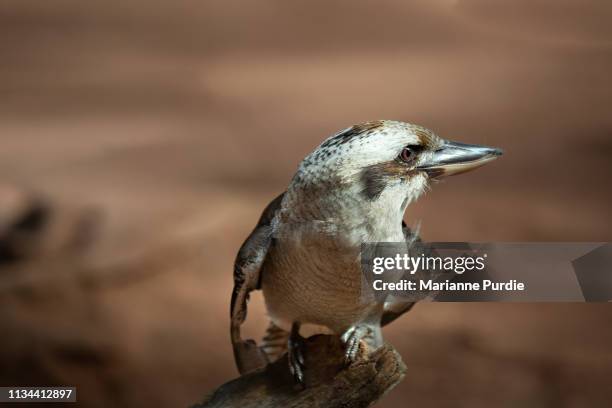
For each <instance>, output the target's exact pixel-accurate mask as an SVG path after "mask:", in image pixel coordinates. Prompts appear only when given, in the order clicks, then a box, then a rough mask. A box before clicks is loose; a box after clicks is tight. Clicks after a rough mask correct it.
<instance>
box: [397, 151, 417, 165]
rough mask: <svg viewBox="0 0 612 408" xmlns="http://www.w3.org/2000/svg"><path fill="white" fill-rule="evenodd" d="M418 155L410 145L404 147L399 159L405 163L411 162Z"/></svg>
mask: <svg viewBox="0 0 612 408" xmlns="http://www.w3.org/2000/svg"><path fill="white" fill-rule="evenodd" d="M415 157H416V152H415V151H414V150H413V149H412V148H410V147H404V149H403V150H402V152H401V153H400V155H399V159H400V160H401V161H403V162H404V163H410V162H411V161H413V160H414V158H415Z"/></svg>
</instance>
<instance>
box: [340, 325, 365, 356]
mask: <svg viewBox="0 0 612 408" xmlns="http://www.w3.org/2000/svg"><path fill="white" fill-rule="evenodd" d="M371 332H372V330H371V329H370V328H369V327H368V326H365V325H357V326H351V327H349V328H348V330H347V331H345V332H344V334H342V336H340V340H342V343H344V347H345V349H344V362H345V363H346V364H351V363H352V362H354V361H355V360H356V359H357V355H358V354H359V344H360V343H361V341H362V340H364V339H366V338H367V337H369V336H370V335H371Z"/></svg>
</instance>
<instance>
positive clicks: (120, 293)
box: [0, 0, 612, 407]
mask: <svg viewBox="0 0 612 408" xmlns="http://www.w3.org/2000/svg"><path fill="white" fill-rule="evenodd" d="M610 21H612V6H611V5H610V2H607V1H603V0H602V1H578V0H576V1H565V0H562V1H553V0H550V1H541V0H536V1H527V0H520V1H517V0H514V1H503V2H502V1H499V2H497V1H496V2H493V1H488V0H430V1H425V0H420V1H411V2H401V1H393V0H381V1H376V2H374V1H361V2H355V1H348V0H342V1H338V0H333V1H308V2H306V1H303V2H285V1H280V0H277V1H259V2H245V1H233V0H230V1H227V0H226V1H220V0H219V1H190V0H182V1H167V2H162V1H158V0H154V1H144V0H131V1H114V0H113V1H81V2H79V1H67V0H55V1H30V0H8V1H3V2H2V3H1V4H0V143H1V144H0V182H1V183H0V238H1V239H0V385H52V384H63V385H76V386H78V389H79V400H80V405H81V406H87V407H110V406H113V407H144V406H159V407H181V406H186V405H187V404H189V403H192V402H195V401H197V400H198V399H200V398H201V397H202V396H203V395H204V394H205V393H206V392H207V391H208V390H210V389H211V388H213V387H215V386H217V385H219V384H221V383H223V382H225V381H226V380H228V379H230V378H232V377H234V376H235V375H236V370H235V368H234V365H233V360H232V356H231V350H230V344H229V338H228V318H229V316H228V314H229V313H228V308H229V306H228V304H229V293H230V290H231V284H232V281H231V269H232V262H233V257H234V255H235V252H236V250H237V248H238V247H239V245H240V244H241V242H242V240H243V239H244V238H245V236H246V234H247V233H248V232H249V231H250V229H251V228H252V227H253V225H254V223H255V222H256V219H257V217H258V215H259V212H260V211H261V209H262V208H263V207H264V205H265V204H266V203H267V202H268V201H269V200H270V199H271V198H272V197H274V196H275V195H276V194H277V193H279V192H280V191H282V190H283V189H284V188H285V186H286V184H287V182H288V181H289V179H290V177H291V176H292V173H293V171H294V169H295V168H296V166H297V164H298V163H299V161H300V160H301V158H303V157H304V156H305V155H306V154H307V153H308V152H309V151H310V150H311V149H312V148H314V147H315V146H316V145H317V144H318V143H320V142H321V141H322V140H323V139H324V138H325V137H327V136H328V135H330V134H332V133H334V132H335V131H337V130H339V129H342V128H345V127H347V126H349V125H351V124H353V123H358V122H362V121H366V120H372V119H383V118H384V119H398V120H404V121H409V122H413V123H418V124H422V125H425V126H427V127H430V128H432V129H434V130H435V131H436V132H437V133H439V134H440V135H442V136H444V137H448V138H450V139H456V140H461V141H464V142H472V143H486V144H491V145H495V146H500V147H502V148H504V149H505V151H506V155H505V156H504V157H503V158H502V159H501V160H498V161H497V162H495V163H493V164H491V165H489V166H487V167H486V168H483V169H481V170H479V171H477V172H474V173H470V174H468V175H464V176H460V177H457V178H453V179H451V180H448V181H447V182H445V183H441V184H438V185H436V186H434V189H433V191H431V192H430V193H429V194H428V195H427V196H426V197H425V198H423V199H422V200H420V201H419V202H418V203H417V204H415V205H414V206H412V207H410V208H409V209H408V213H407V221H408V222H409V224H414V223H415V222H416V221H417V220H421V221H422V235H423V237H424V238H425V239H426V240H430V241H434V240H437V241H442V240H460V241H470V240H471V241H610V240H611V239H612V238H611V237H612V232H611V230H610V225H611V222H610V221H611V218H612V217H611V215H610V198H611V197H612V195H611V191H610V182H609V177H610V170H611V168H612V164H611V163H612V160H611V159H612V139H611V137H610V136H611V133H612V115H611V114H610V108H611V102H612V95H611V85H612V80H611V75H610V73H611V72H612V25H611V24H610ZM264 321H265V316H264V312H263V310H262V307H261V299H255V301H254V306H253V307H252V313H251V315H250V319H249V330H250V331H251V332H252V333H253V334H257V333H258V330H262V326H264V325H265V323H264ZM611 323H612V308H611V307H610V306H608V305H606V304H600V305H586V304H421V305H419V306H417V307H416V308H415V309H414V311H413V312H411V313H410V314H409V315H407V316H405V317H403V318H402V319H400V320H399V321H397V322H396V323H394V324H393V325H392V327H389V328H388V329H386V332H385V335H386V338H387V340H388V341H389V342H391V343H392V344H393V345H394V346H395V347H396V348H398V350H399V351H400V352H401V354H402V355H403V357H404V359H405V361H406V363H407V365H408V368H409V372H408V375H407V377H406V379H405V380H404V381H403V383H401V384H400V385H399V386H398V387H397V388H396V389H395V390H393V391H392V392H391V393H390V394H389V395H388V396H387V397H386V398H385V399H384V400H383V401H382V402H381V403H380V404H379V406H381V407H394V406H420V407H430V406H448V405H453V406H470V407H473V406H503V407H514V406H517V407H518V406H520V407H586V406H589V407H591V406H609V405H610V403H611V401H612V391H610V389H609V381H610V376H611V375H612V349H611V346H610V345H611V344H612V325H611Z"/></svg>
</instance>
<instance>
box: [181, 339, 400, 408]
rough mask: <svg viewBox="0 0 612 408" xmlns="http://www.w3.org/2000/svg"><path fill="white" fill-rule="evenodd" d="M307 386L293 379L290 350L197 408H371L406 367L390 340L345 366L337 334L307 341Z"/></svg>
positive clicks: (226, 387)
mask: <svg viewBox="0 0 612 408" xmlns="http://www.w3.org/2000/svg"><path fill="white" fill-rule="evenodd" d="M305 360H306V361H305V365H306V370H305V377H306V380H305V387H301V386H299V385H297V384H295V382H294V381H293V377H292V376H291V374H290V373H289V368H288V363H287V355H284V356H283V357H281V358H280V359H279V360H278V361H276V362H274V363H272V364H270V365H268V366H267V367H266V368H264V369H261V370H258V371H254V372H252V373H249V374H246V375H243V376H241V377H238V378H236V379H234V380H232V381H230V382H228V383H226V384H224V385H222V386H220V387H219V388H217V389H216V390H214V391H213V392H212V393H211V394H209V396H208V397H206V398H205V400H204V401H203V402H201V403H199V404H196V405H194V406H193V408H219V407H224V408H225V407H236V408H238V407H240V408H250V407H254V408H255V407H256V408H271V407H283V408H292V407H325V408H335V407H343V408H353V407H368V406H371V405H372V404H373V403H374V402H376V401H377V400H379V399H380V398H381V397H382V396H383V395H385V393H387V392H388V391H389V390H391V389H392V388H393V387H394V386H395V385H397V384H398V383H399V382H400V381H401V380H402V378H403V377H404V374H405V371H406V366H405V365H404V363H403V362H402V359H401V357H400V356H399V354H398V353H397V352H396V351H395V349H393V347H391V346H390V345H388V344H385V345H384V346H383V347H381V348H380V349H378V350H376V351H375V352H373V353H371V354H370V355H367V356H366V355H365V353H364V350H363V344H362V349H361V350H360V353H359V356H358V358H357V360H356V361H355V362H353V363H352V364H350V365H348V366H347V365H346V364H345V363H344V360H343V347H342V345H341V344H340V341H339V340H338V339H337V337H332V336H323V335H318V336H313V337H311V338H309V339H307V340H306V351H305Z"/></svg>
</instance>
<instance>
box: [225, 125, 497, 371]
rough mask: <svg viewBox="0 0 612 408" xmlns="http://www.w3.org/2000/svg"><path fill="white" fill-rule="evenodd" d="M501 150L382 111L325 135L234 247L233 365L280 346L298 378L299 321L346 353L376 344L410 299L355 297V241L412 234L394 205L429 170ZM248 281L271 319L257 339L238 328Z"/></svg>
mask: <svg viewBox="0 0 612 408" xmlns="http://www.w3.org/2000/svg"><path fill="white" fill-rule="evenodd" d="M501 154H502V152H501V150H499V149H497V148H492V147H486V146H477V145H469V144H463V143H456V142H451V141H448V140H445V139H442V138H441V137H439V136H437V135H436V134H434V133H433V132H432V131H430V130H428V129H425V128H423V127H421V126H417V125H412V124H409V123H404V122H396V121H387V120H381V121H373V122H366V123H363V124H359V125H355V126H352V127H350V128H347V129H345V130H343V131H341V132H339V133H337V134H335V135H333V136H331V137H330V138H328V139H327V140H325V141H324V142H323V143H322V144H321V145H320V146H318V147H317V148H316V149H315V150H314V151H313V152H312V153H310V154H309V155H308V156H307V157H306V158H305V159H304V160H303V161H302V163H301V164H300V165H299V168H298V170H297V172H296V174H295V175H294V177H293V179H292V180H291V182H290V183H289V186H288V187H287V190H286V191H285V192H284V193H282V194H281V195H279V196H278V197H276V198H275V199H274V200H273V201H272V202H271V203H270V204H269V205H268V206H267V207H266V209H265V210H264V211H263V214H262V215H261V218H260V220H259V222H258V223H257V226H256V227H255V229H254V230H253V232H252V233H251V234H250V235H249V237H248V238H247V239H246V241H245V242H244V244H243V245H242V247H241V248H240V251H239V252H238V256H237V258H236V263H235V266H234V290H233V293H232V300H231V339H232V344H233V349H234V356H235V359H236V364H237V366H238V369H239V371H240V372H241V373H245V372H249V371H251V370H253V369H256V368H259V367H262V366H263V365H265V364H266V363H267V362H269V361H272V360H274V359H276V358H278V357H279V356H280V355H281V354H283V353H284V352H285V351H287V352H288V357H289V358H288V359H289V369H290V371H291V373H292V374H293V376H294V378H295V379H296V381H298V382H302V381H303V375H304V374H303V373H304V358H303V350H302V337H301V334H300V328H301V327H302V328H303V326H304V325H309V326H313V327H317V328H323V329H325V330H326V331H327V332H331V333H333V334H336V335H338V336H340V338H341V341H342V342H343V344H344V346H345V359H346V361H347V363H350V362H351V361H353V360H354V359H355V358H356V356H357V352H358V349H359V344H360V343H361V342H362V341H363V342H364V343H365V345H366V346H367V350H375V349H376V348H378V347H379V346H380V345H382V334H381V327H382V326H384V325H386V324H388V323H389V322H391V321H393V320H394V319H395V318H397V317H398V316H399V315H400V314H402V313H404V312H406V311H407V310H409V309H410V307H411V306H412V305H413V303H403V304H402V303H400V304H397V303H395V304H393V305H389V304H386V305H385V304H380V303H377V302H374V301H373V302H371V303H364V302H363V301H362V299H360V292H361V282H362V281H361V274H362V272H361V264H360V262H361V261H360V256H359V255H360V247H361V244H362V243H366V242H403V241H405V240H413V239H414V238H415V237H414V235H413V234H412V233H411V231H410V230H409V229H408V228H406V225H405V224H404V222H403V217H404V212H405V210H406V207H407V206H408V205H409V204H410V203H411V202H413V201H415V200H416V199H417V198H418V197H419V196H420V195H421V194H423V192H425V191H426V190H427V188H428V186H429V184H430V182H431V181H432V180H435V179H439V178H442V177H446V176H449V175H452V174H458V173H463V172H465V171H468V170H472V169H475V168H477V167H480V166H482V165H483V164H485V163H487V162H489V161H491V160H494V159H495V158H496V157H498V156H500V155H501ZM255 289H262V290H263V295H264V299H265V305H266V308H267V312H268V315H269V317H270V320H271V323H270V326H269V328H268V332H267V334H266V336H265V337H264V339H263V342H262V344H261V345H260V346H258V345H257V344H256V343H255V342H254V341H252V340H243V339H242V338H241V335H240V326H241V324H242V323H243V322H244V320H245V318H246V313H247V300H248V298H249V292H251V291H253V290H255Z"/></svg>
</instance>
